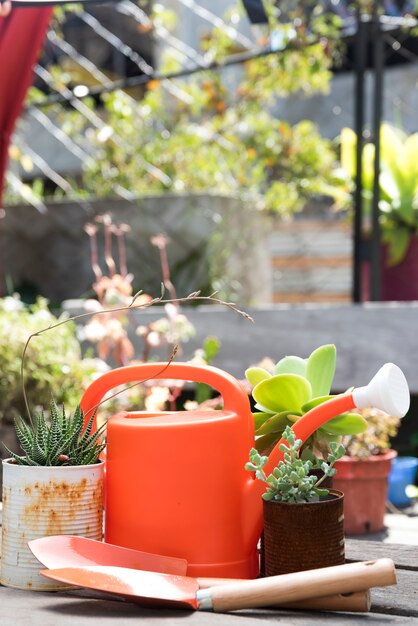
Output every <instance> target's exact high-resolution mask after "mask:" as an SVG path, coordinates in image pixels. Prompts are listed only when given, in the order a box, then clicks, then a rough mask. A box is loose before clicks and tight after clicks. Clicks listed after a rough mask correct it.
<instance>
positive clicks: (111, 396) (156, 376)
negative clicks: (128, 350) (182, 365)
mask: <svg viewBox="0 0 418 626" xmlns="http://www.w3.org/2000/svg"><path fill="white" fill-rule="evenodd" d="M177 350H178V346H174V348H173V351H172V353H171V356H170V358H169V359H168V361H167V363H165V365H164V366H163V367H162V368H161V369H160V370H158V372H156V373H155V374H154V375H153V376H149V377H148V378H144V379H143V380H139V381H138V382H136V383H132V384H131V385H127V386H126V387H124V388H123V389H120V390H119V391H115V393H112V395H110V396H108V397H107V398H105V399H104V400H101V401H100V402H99V403H98V404H96V405H95V406H93V407H92V408H91V409H89V410H88V412H87V413H86V415H88V414H89V413H93V412H95V411H97V409H98V408H99V406H101V405H102V404H104V403H105V402H108V401H109V400H113V398H115V397H116V396H118V395H119V394H121V393H125V391H129V389H132V388H133V387H137V386H138V385H143V384H144V383H147V382H148V381H149V380H154V378H158V377H159V376H160V375H161V374H162V373H163V372H165V370H166V369H167V368H168V367H169V366H170V365H171V363H172V362H173V360H174V358H175V356H176V354H177ZM86 415H85V416H84V417H86Z"/></svg>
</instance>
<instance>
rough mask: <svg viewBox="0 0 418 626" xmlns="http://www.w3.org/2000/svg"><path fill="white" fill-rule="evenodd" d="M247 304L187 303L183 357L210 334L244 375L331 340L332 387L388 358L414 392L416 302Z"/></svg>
mask: <svg viewBox="0 0 418 626" xmlns="http://www.w3.org/2000/svg"><path fill="white" fill-rule="evenodd" d="M65 308H66V310H68V311H69V312H70V313H72V314H76V313H78V312H81V309H80V303H79V302H68V303H66V306H65ZM246 311H247V312H248V313H250V314H251V315H252V317H253V319H254V322H255V323H254V324H252V323H251V322H249V321H248V320H246V319H244V318H242V317H241V316H239V315H238V314H237V313H235V312H233V311H229V310H227V309H225V308H223V307H218V306H202V307H197V308H194V307H190V308H188V309H187V310H186V313H187V316H188V318H189V319H190V321H191V322H192V323H193V324H194V325H195V328H196V331H197V334H196V337H195V338H194V339H193V340H192V341H190V342H189V343H187V344H185V345H184V346H183V347H184V359H187V358H190V356H191V355H192V354H193V351H194V350H195V349H196V348H199V347H200V346H201V344H202V341H203V339H204V338H205V337H207V336H209V335H215V336H216V337H218V339H219V340H220V341H221V350H220V352H219V354H218V356H217V357H216V360H215V362H214V365H216V366H218V367H221V368H223V369H225V370H227V371H228V372H230V373H231V374H233V375H234V376H236V377H238V378H243V377H244V372H245V370H246V368H247V367H249V366H251V365H254V364H255V363H258V362H259V361H260V360H261V359H262V358H264V357H266V356H267V357H270V358H272V359H273V361H274V362H276V361H277V360H279V359H280V358H282V357H283V356H285V355H290V354H296V355H299V356H301V357H307V356H309V354H310V353H311V352H312V350H314V349H315V348H317V347H318V346H319V345H321V344H324V343H335V344H336V346H337V370H336V375H335V384H334V391H344V390H346V389H347V388H348V387H350V386H352V385H354V386H361V385H365V384H367V383H368V382H369V379H370V378H371V377H372V376H373V375H374V374H375V373H376V371H377V370H378V369H379V367H380V366H381V365H383V364H384V363H386V362H388V361H391V362H394V363H396V364H397V365H399V367H401V368H402V369H403V371H404V372H405V375H406V377H407V379H408V382H409V385H410V388H411V392H413V393H414V394H417V393H418V302H410V303H400V302H399V303H367V304H362V305H352V304H348V305H319V304H312V305H305V306H301V305H298V306H293V305H271V306H268V307H262V308H258V309H254V308H246ZM130 315H132V323H133V326H134V327H136V326H137V325H139V324H148V323H149V322H151V321H153V320H155V319H158V318H159V317H161V315H162V311H161V309H158V308H157V307H154V308H151V309H148V310H146V311H142V312H132V313H131V314H130ZM132 339H133V341H136V342H139V341H140V340H139V338H138V337H136V336H132ZM137 346H138V354H139V353H140V352H139V343H137ZM165 357H166V352H165V353H164V355H163V358H165Z"/></svg>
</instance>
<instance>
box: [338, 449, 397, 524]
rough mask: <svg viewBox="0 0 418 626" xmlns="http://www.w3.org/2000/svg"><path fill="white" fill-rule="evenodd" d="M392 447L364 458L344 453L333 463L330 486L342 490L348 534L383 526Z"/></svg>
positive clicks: (394, 454) (393, 453) (393, 455)
mask: <svg viewBox="0 0 418 626" xmlns="http://www.w3.org/2000/svg"><path fill="white" fill-rule="evenodd" d="M396 455H397V452H395V450H389V451H388V452H386V453H385V454H380V455H376V456H371V457H369V458H368V459H367V461H360V459H358V458H354V457H348V456H345V457H343V458H342V459H340V460H339V461H337V462H336V463H335V466H334V467H335V469H336V470H337V473H336V474H335V476H334V488H335V489H338V490H340V491H342V492H343V493H344V529H345V532H346V534H348V535H358V534H365V533H375V532H379V531H380V530H382V529H383V528H384V516H385V509H386V499H387V491H388V476H389V472H390V469H391V465H392V459H393V458H394V457H395V456H396Z"/></svg>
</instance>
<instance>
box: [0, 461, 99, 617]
mask: <svg viewBox="0 0 418 626" xmlns="http://www.w3.org/2000/svg"><path fill="white" fill-rule="evenodd" d="M9 460H10V459H6V460H5V461H3V519H2V524H3V527H2V545H1V560H0V582H1V584H2V585H6V586H7V587H15V588H18V589H33V590H47V589H59V588H63V587H66V586H65V585H63V584H62V583H55V582H53V581H51V580H50V579H49V578H45V577H44V576H41V575H40V574H39V570H40V569H42V566H41V565H40V563H39V561H38V560H37V559H36V558H35V557H34V556H33V554H32V552H31V551H30V550H29V548H28V545H27V543H28V541H31V540H32V539H38V538H39V537H45V536H47V535H78V536H80V537H88V538H90V539H96V540H101V539H102V524H103V472H104V463H102V462H101V463H96V464H94V465H80V466H54V467H51V466H47V467H41V466H25V465H14V464H11V463H9V462H8V461H9ZM0 621H1V620H0Z"/></svg>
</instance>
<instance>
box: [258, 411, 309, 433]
mask: <svg viewBox="0 0 418 626" xmlns="http://www.w3.org/2000/svg"><path fill="white" fill-rule="evenodd" d="M290 414H291V411H282V412H281V413H276V415H273V416H272V417H271V416H269V419H267V420H265V421H264V422H263V424H262V425H261V426H260V427H259V429H258V430H257V431H256V435H267V434H268V433H281V432H283V430H284V429H285V428H286V426H289V425H291V423H292V421H294V420H292V419H289V415H290ZM300 415H301V413H299V416H300Z"/></svg>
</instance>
